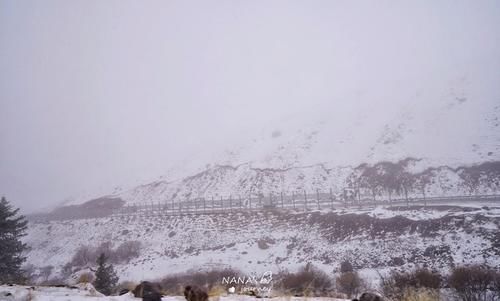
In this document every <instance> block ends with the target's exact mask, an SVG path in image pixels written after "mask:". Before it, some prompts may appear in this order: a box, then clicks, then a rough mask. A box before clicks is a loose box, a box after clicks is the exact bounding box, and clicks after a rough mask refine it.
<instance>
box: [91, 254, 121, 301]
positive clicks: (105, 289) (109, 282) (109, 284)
mask: <svg viewBox="0 0 500 301" xmlns="http://www.w3.org/2000/svg"><path fill="white" fill-rule="evenodd" d="M107 261H108V258H107V257H106V255H105V254H104V253H101V255H99V257H98V258H97V271H96V272H95V280H94V287H95V289H96V290H97V291H99V292H100V293H102V294H104V295H106V296H109V295H111V293H112V292H113V290H114V288H115V286H116V284H117V283H118V276H117V275H116V272H115V269H114V267H113V265H112V264H107Z"/></svg>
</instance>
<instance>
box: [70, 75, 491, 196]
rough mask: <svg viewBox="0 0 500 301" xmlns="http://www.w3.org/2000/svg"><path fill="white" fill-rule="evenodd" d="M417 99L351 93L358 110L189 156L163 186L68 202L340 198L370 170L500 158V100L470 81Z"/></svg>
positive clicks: (312, 113) (246, 134) (290, 120)
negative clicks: (320, 192) (330, 193)
mask: <svg viewBox="0 0 500 301" xmlns="http://www.w3.org/2000/svg"><path fill="white" fill-rule="evenodd" d="M408 91H410V90H407V91H406V92H405V93H403V94H401V93H402V92H401V93H400V94H395V95H390V96H387V95H385V94H384V95H385V96H387V97H389V99H391V101H389V102H388V105H387V107H381V102H375V101H374V102H370V101H369V100H370V99H371V98H369V97H372V98H373V97H375V98H376V99H378V98H381V99H383V98H384V95H378V96H376V95H375V96H374V95H371V94H370V96H368V95H366V94H364V93H362V92H359V93H354V94H352V93H351V94H348V95H346V96H345V97H346V98H347V99H358V100H359V102H358V101H351V102H346V103H344V104H343V106H341V107H334V108H332V107H328V106H326V107H324V108H322V107H311V108H310V110H309V111H304V112H302V113H301V114H299V115H289V116H284V117H283V119H281V120H276V122H273V123H269V124H263V125H261V126H260V130H255V129H248V130H247V131H242V132H241V133H239V134H238V136H228V137H227V139H223V140H224V142H223V143H218V144H216V145H207V146H206V147H202V148H200V149H198V150H191V152H190V155H189V157H187V158H185V159H184V160H178V161H176V163H175V164H174V165H172V166H165V173H164V174H163V175H158V180H156V181H153V182H151V183H142V185H138V186H136V187H131V188H126V189H124V188H123V187H116V188H115V189H112V190H109V191H107V193H102V192H101V193H94V194H87V195H85V196H80V197H78V198H76V199H74V200H73V201H72V202H69V203H68V204H81V203H84V202H85V201H88V200H90V199H95V198H98V197H101V196H102V195H106V194H109V195H113V196H116V197H120V198H122V199H123V200H125V201H126V202H127V203H146V202H151V201H153V202H162V201H167V200H172V199H175V200H178V201H182V200H184V199H185V198H198V197H211V196H214V197H217V196H220V195H222V196H225V197H227V196H229V195H245V194H249V193H269V192H277V191H285V192H291V191H294V190H310V189H312V190H315V189H329V188H333V189H334V190H335V189H336V188H338V189H339V190H338V191H337V192H341V190H342V188H343V187H341V186H345V179H346V177H347V176H348V175H349V173H351V172H352V170H353V169H354V168H356V167H357V166H359V165H361V164H365V163H366V164H371V165H373V164H376V163H378V162H382V161H390V162H398V161H401V160H404V159H406V158H417V159H420V160H419V163H418V169H420V171H422V170H424V169H426V168H432V167H434V168H437V167H440V166H448V167H449V168H452V169H454V168H457V167H459V166H470V165H472V164H480V163H483V162H490V161H499V160H500V105H499V102H498V99H500V95H497V94H495V93H489V94H488V93H486V92H484V91H483V90H481V84H478V83H477V82H476V83H475V84H474V85H472V84H471V83H470V82H468V81H467V79H466V78H461V79H459V80H457V81H455V82H452V83H450V84H449V87H448V88H440V89H438V88H431V87H428V89H427V90H423V89H416V90H415V91H414V92H412V93H410V92H408ZM490 92H491V91H490ZM395 98H401V101H396V102H395V101H393V100H394V99H395ZM424 100H425V101H424ZM382 103H383V102H382Z"/></svg>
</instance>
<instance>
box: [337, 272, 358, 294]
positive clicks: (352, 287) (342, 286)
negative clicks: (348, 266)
mask: <svg viewBox="0 0 500 301" xmlns="http://www.w3.org/2000/svg"><path fill="white" fill-rule="evenodd" d="M336 280H337V289H338V290H339V291H340V292H341V293H344V294H346V295H347V297H349V298H351V297H353V296H355V295H358V294H359V293H360V291H361V288H362V287H363V286H364V283H363V280H362V279H361V278H360V277H359V275H358V273H357V272H345V273H342V274H340V276H338V277H337V279H336Z"/></svg>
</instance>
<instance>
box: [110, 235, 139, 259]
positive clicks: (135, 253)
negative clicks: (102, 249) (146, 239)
mask: <svg viewBox="0 0 500 301" xmlns="http://www.w3.org/2000/svg"><path fill="white" fill-rule="evenodd" d="M140 255H141V243H140V242H139V241H135V240H133V241H126V242H124V243H122V244H121V245H119V246H118V247H117V248H116V250H115V251H114V252H113V253H112V258H111V260H112V261H113V262H115V263H122V262H129V261H130V260H131V259H134V258H137V257H139V256H140Z"/></svg>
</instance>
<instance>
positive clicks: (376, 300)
mask: <svg viewBox="0 0 500 301" xmlns="http://www.w3.org/2000/svg"><path fill="white" fill-rule="evenodd" d="M352 301H383V299H382V297H380V296H378V295H375V294H372V293H363V294H362V295H361V297H359V299H353V300H352Z"/></svg>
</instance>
